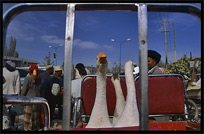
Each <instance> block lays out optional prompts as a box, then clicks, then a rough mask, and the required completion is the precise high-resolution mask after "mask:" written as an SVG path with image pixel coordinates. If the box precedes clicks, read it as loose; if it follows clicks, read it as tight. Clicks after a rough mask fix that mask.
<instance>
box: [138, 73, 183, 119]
mask: <svg viewBox="0 0 204 134" xmlns="http://www.w3.org/2000/svg"><path fill="white" fill-rule="evenodd" d="M136 89H137V103H138V104H139V90H138V89H139V80H137V81H136ZM138 107H139V105H138ZM178 113H184V85H183V81H182V79H180V78H179V77H149V114H152V115H154V114H178Z"/></svg>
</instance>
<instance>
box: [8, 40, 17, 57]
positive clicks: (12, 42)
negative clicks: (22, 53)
mask: <svg viewBox="0 0 204 134" xmlns="http://www.w3.org/2000/svg"><path fill="white" fill-rule="evenodd" d="M5 51H6V56H11V57H18V56H19V54H18V52H17V51H16V38H13V37H12V36H11V40H10V46H9V49H7V47H5Z"/></svg>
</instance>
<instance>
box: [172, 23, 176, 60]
mask: <svg viewBox="0 0 204 134" xmlns="http://www.w3.org/2000/svg"><path fill="white" fill-rule="evenodd" d="M173 27H174V58H175V62H176V33H175V24H174V23H173Z"/></svg>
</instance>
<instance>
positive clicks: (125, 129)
mask: <svg viewBox="0 0 204 134" xmlns="http://www.w3.org/2000/svg"><path fill="white" fill-rule="evenodd" d="M162 130H163V129H161V128H160V127H154V126H150V127H149V131H162ZM70 131H139V126H134V127H120V128H71V129H70Z"/></svg>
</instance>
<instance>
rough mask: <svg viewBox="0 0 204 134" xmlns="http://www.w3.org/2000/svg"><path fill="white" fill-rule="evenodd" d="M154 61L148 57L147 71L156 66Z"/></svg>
mask: <svg viewBox="0 0 204 134" xmlns="http://www.w3.org/2000/svg"><path fill="white" fill-rule="evenodd" d="M156 64H157V63H156V61H155V60H154V59H152V58H150V57H148V69H149V70H150V69H152V68H153V67H154V66H156Z"/></svg>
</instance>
